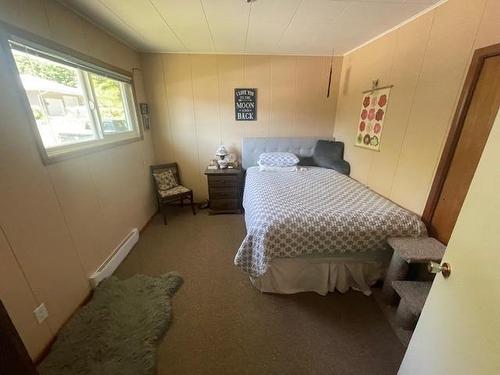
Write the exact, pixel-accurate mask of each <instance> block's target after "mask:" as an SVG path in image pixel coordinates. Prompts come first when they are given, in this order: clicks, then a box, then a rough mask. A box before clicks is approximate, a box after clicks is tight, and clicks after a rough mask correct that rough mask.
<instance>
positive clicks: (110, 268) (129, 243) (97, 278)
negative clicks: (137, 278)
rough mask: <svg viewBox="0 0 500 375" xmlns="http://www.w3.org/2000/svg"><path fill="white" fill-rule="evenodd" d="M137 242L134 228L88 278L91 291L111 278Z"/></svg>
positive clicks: (136, 233) (136, 232) (137, 233)
mask: <svg viewBox="0 0 500 375" xmlns="http://www.w3.org/2000/svg"><path fill="white" fill-rule="evenodd" d="M138 240H139V231H138V230H137V228H134V229H132V230H131V231H130V233H129V234H128V235H127V236H126V237H125V238H124V239H123V241H122V242H121V244H120V245H118V247H117V248H116V249H115V251H113V253H112V254H111V255H110V256H109V257H108V259H106V260H105V261H104V263H103V264H101V265H100V266H99V268H98V269H97V271H95V272H94V273H93V274H92V276H90V277H89V282H90V285H91V286H92V288H93V289H95V288H96V287H97V285H99V283H100V282H101V281H102V280H104V279H105V278H107V277H109V276H111V275H112V274H113V272H115V270H116V269H117V268H118V266H119V265H120V263H121V262H123V260H124V259H125V258H126V257H127V255H128V253H129V252H130V250H132V248H133V247H134V245H135V244H136V243H137V241H138Z"/></svg>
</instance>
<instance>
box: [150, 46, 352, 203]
mask: <svg viewBox="0 0 500 375" xmlns="http://www.w3.org/2000/svg"><path fill="white" fill-rule="evenodd" d="M341 63H342V58H337V57H336V58H335V59H334V72H333V82H332V93H331V96H330V98H329V99H327V98H326V91H327V86H328V74H329V69H330V58H329V57H305V56H301V57H299V56H253V55H247V56H245V55H185V54H144V55H142V66H143V70H144V80H145V87H146V90H147V97H148V101H149V103H150V105H151V110H152V115H151V126H152V132H153V135H154V137H153V142H154V148H155V154H156V156H157V159H158V161H160V162H171V161H177V162H178V163H179V165H180V169H181V174H182V178H183V180H184V181H183V182H184V184H185V185H187V186H190V187H192V188H193V189H194V191H195V199H196V200H198V201H199V200H202V199H206V198H207V184H206V178H205V176H204V175H203V172H204V171H205V168H206V166H207V164H208V161H209V159H212V158H213V157H214V154H215V150H216V149H217V146H218V145H219V144H221V143H223V144H225V145H226V146H229V148H230V150H231V151H232V152H234V153H235V154H237V155H239V152H240V145H241V140H242V138H243V137H247V136H248V137H250V136H262V137H267V136H274V137H294V136H296V137H300V136H311V137H314V136H318V137H327V138H331V137H332V134H333V128H334V119H335V109H336V99H337V95H338V87H339V78H340V68H341ZM238 87H249V88H257V121H235V120H234V89H235V88H238Z"/></svg>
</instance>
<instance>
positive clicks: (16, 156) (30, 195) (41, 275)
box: [0, 0, 155, 357]
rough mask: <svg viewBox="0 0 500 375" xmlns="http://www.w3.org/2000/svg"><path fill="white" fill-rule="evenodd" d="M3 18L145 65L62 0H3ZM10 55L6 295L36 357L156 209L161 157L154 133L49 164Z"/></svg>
mask: <svg viewBox="0 0 500 375" xmlns="http://www.w3.org/2000/svg"><path fill="white" fill-rule="evenodd" d="M0 19H1V20H3V21H5V22H9V23H11V24H13V25H15V26H17V27H21V28H24V29H26V30H28V31H31V32H33V33H36V34H38V35H40V36H42V37H45V38H48V39H52V40H54V41H56V42H58V43H60V44H63V45H65V46H67V47H71V48H73V49H76V50H78V51H80V52H83V53H85V54H87V55H90V56H92V57H94V58H97V59H100V60H102V61H104V62H106V63H109V64H112V65H115V66H118V67H120V68H122V69H126V70H129V71H130V70H131V68H132V67H139V66H140V60H139V56H138V54H137V53H135V52H134V51H132V50H131V49H129V48H128V47H126V46H125V45H123V44H121V43H120V42H118V41H117V40H116V39H113V38H112V37H110V36H109V35H108V34H106V33H104V32H102V31H101V30H100V29H98V28H96V27H95V26H93V25H92V24H90V23H88V22H86V21H84V20H83V19H81V18H79V17H78V16H76V15H75V14H74V13H72V12H70V11H69V10H68V9H66V8H65V7H63V6H61V5H60V4H59V3H57V2H55V1H52V0H30V1H22V2H20V1H19V2H18V1H9V0H3V1H0ZM5 57H6V55H5V51H3V50H0V61H1V65H0V87H1V88H2V99H1V101H0V114H1V116H0V119H1V120H0V121H1V123H0V176H1V177H0V298H1V299H2V300H3V302H4V303H5V305H6V307H7V310H8V311H9V313H10V315H11V316H12V318H13V321H14V323H15V325H16V327H17V329H18V330H19V332H20V334H21V336H22V338H23V340H24V342H25V344H26V345H27V347H28V349H29V352H30V354H31V355H32V356H33V357H35V356H37V355H38V354H39V353H40V351H41V350H42V348H43V347H44V346H45V345H46V344H47V343H48V342H49V340H50V339H51V337H53V335H54V334H55V333H56V332H57V330H58V329H59V328H60V326H61V324H62V323H63V322H65V321H66V319H67V318H68V317H69V316H70V314H71V313H72V312H73V311H74V310H75V309H76V307H77V306H78V305H79V304H80V303H81V302H82V300H83V299H84V298H85V297H86V296H87V294H88V292H89V284H88V281H87V276H88V275H89V274H91V273H92V272H93V271H95V270H96V268H97V267H98V266H99V265H100V264H101V263H102V262H103V261H104V260H105V259H106V257H107V256H108V255H109V254H110V252H111V251H112V250H113V249H114V248H115V247H116V246H117V245H118V244H119V243H120V241H121V240H122V239H123V237H124V236H125V235H126V234H127V233H128V232H129V231H130V229H131V228H133V227H139V228H140V227H142V226H143V225H144V224H145V223H146V222H147V220H148V219H149V217H150V216H151V215H152V213H153V212H154V209H155V206H154V200H153V199H152V194H151V188H150V178H149V176H148V166H149V164H151V163H153V160H154V154H153V147H152V142H151V137H150V134H149V133H148V132H146V134H145V139H144V140H143V141H140V142H134V143H130V144H128V145H124V146H119V147H115V148H112V149H108V150H106V151H102V152H96V153H92V154H89V155H88V156H84V157H78V158H74V159H71V160H67V161H63V162H57V163H54V164H51V165H49V166H44V165H43V164H42V162H41V158H40V156H39V154H38V151H37V148H36V145H35V141H34V138H33V136H32V134H31V129H30V125H29V117H28V116H29V115H28V113H27V111H26V110H25V107H23V104H22V102H21V100H20V97H19V96H18V87H17V86H16V84H15V79H14V77H13V75H12V74H11V71H10V70H9V68H8V67H7V66H6V64H5ZM136 78H137V80H138V81H139V82H138V84H136V89H137V95H138V99H139V100H141V99H142V100H143V98H144V90H143V88H142V83H141V82H140V77H136ZM42 302H44V303H45V304H46V306H47V308H48V311H49V318H48V319H47V321H46V322H44V323H42V324H38V323H37V322H36V320H35V318H34V315H33V313H32V311H33V309H34V308H35V307H36V306H38V304H39V303H42Z"/></svg>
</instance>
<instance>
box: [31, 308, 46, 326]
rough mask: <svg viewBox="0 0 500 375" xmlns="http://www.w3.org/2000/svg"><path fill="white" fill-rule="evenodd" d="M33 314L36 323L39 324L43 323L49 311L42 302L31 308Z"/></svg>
mask: <svg viewBox="0 0 500 375" xmlns="http://www.w3.org/2000/svg"><path fill="white" fill-rule="evenodd" d="M33 314H35V317H36V320H38V323H40V324H41V323H43V322H44V321H45V319H47V318H48V317H49V312H48V310H47V308H46V307H45V304H44V303H42V304H41V305H40V306H38V307H37V308H36V309H35V310H33Z"/></svg>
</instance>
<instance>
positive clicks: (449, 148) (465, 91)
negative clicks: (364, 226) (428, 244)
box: [422, 43, 500, 235]
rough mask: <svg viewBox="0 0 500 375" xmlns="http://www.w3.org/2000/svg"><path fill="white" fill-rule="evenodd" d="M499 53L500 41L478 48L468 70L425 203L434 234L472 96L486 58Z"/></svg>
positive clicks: (425, 216)
mask: <svg viewBox="0 0 500 375" xmlns="http://www.w3.org/2000/svg"><path fill="white" fill-rule="evenodd" d="M497 55H500V43H497V44H493V45H491V46H487V47H483V48H480V49H477V50H476V51H475V52H474V55H473V56H472V61H471V63H470V66H469V70H468V72H467V77H466V78H465V83H464V86H463V88H462V93H461V94H460V99H459V100H458V105H457V109H456V111H455V115H454V116H453V120H452V123H451V127H450V132H449V133H448V138H447V139H446V143H445V145H444V148H443V153H442V154H441V159H440V160H439V164H438V167H437V170H436V174H435V176H434V181H433V182H432V186H431V190H430V192H429V196H428V198H427V203H426V205H425V208H424V212H423V213H422V220H423V222H424V223H425V225H426V226H427V229H428V230H429V233H430V234H431V235H432V234H433V233H432V232H433V231H432V227H431V221H432V218H433V216H434V212H435V211H436V207H437V204H438V201H439V197H440V195H441V192H442V190H443V186H444V182H445V180H446V177H447V175H448V172H449V170H450V166H451V161H452V160H453V155H454V154H455V149H456V148H457V145H458V141H459V140H460V136H461V135H462V129H463V127H464V123H465V119H466V117H467V112H468V110H469V106H470V104H471V101H472V96H473V95H474V90H475V89H476V85H477V82H478V80H479V76H480V74H481V70H482V69H483V65H484V60H486V59H487V58H488V57H493V56H497Z"/></svg>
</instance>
